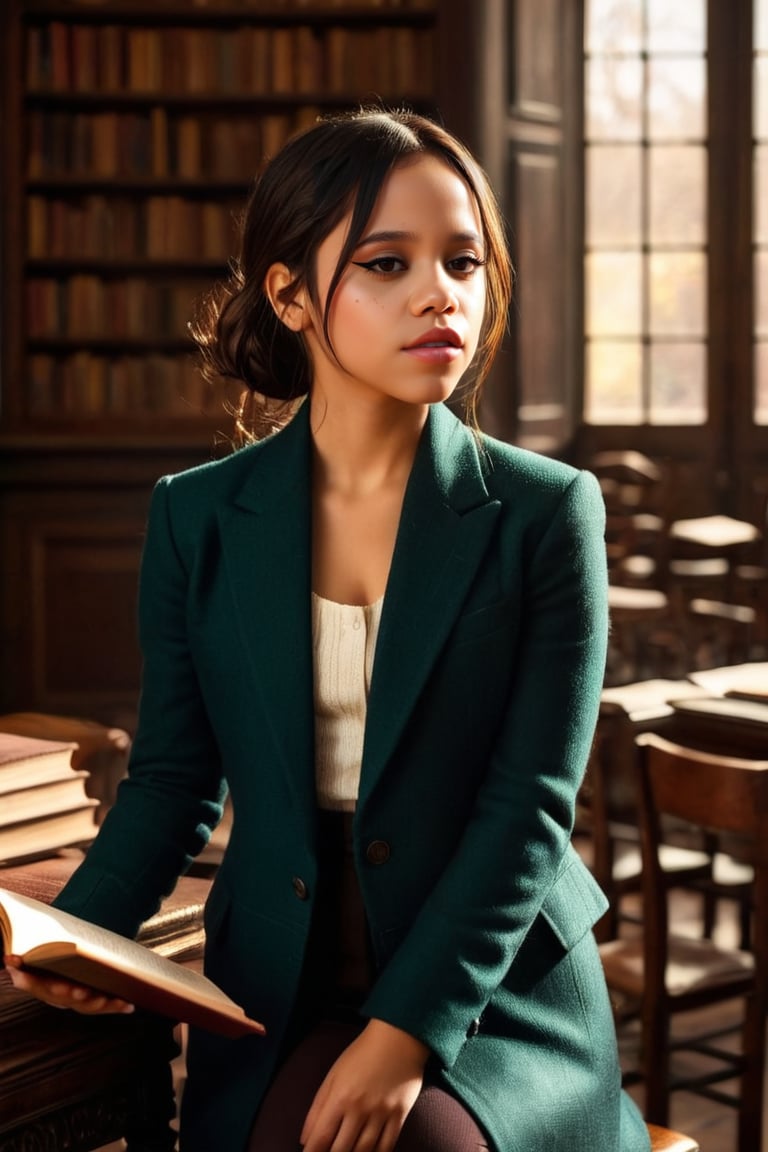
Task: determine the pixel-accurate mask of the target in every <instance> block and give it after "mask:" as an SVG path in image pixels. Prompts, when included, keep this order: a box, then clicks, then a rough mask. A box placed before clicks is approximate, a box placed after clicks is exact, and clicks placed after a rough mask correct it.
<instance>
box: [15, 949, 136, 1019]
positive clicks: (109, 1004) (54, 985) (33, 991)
mask: <svg viewBox="0 0 768 1152" xmlns="http://www.w3.org/2000/svg"><path fill="white" fill-rule="evenodd" d="M5 966H6V968H7V969H8V972H9V974H10V977H11V981H12V982H13V986H14V988H18V990H19V991H20V992H26V993H27V994H28V995H29V996H34V997H35V998H36V999H37V1000H41V1001H42V1002H43V1003H44V1004H48V1005H50V1007H51V1008H71V1009H73V1010H74V1011H75V1012H80V1013H82V1014H83V1015H86V1016H95V1015H100V1014H102V1013H128V1012H133V1010H134V1008H133V1004H129V1003H128V1002H127V1001H126V1000H121V999H120V998H119V997H117V996H108V995H107V994H106V993H104V992H98V991H97V990H96V989H95V988H88V987H86V985H84V984H75V983H74V982H73V981H71V980H65V979H63V978H62V977H60V976H52V975H47V974H44V973H42V972H32V971H30V970H29V969H25V968H23V967H22V960H21V957H19V956H6V957H5Z"/></svg>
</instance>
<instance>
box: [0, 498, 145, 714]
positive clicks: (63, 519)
mask: <svg viewBox="0 0 768 1152" xmlns="http://www.w3.org/2000/svg"><path fill="white" fill-rule="evenodd" d="M2 505H3V508H2V511H3V516H2V521H3V539H2V551H3V556H4V557H5V558H6V561H5V563H4V565H3V569H2V573H0V590H1V592H2V604H3V617H4V620H5V625H4V634H3V644H2V659H1V660H0V711H3V712H10V711H27V710H34V711H43V712H53V713H61V714H66V715H81V716H83V717H87V718H90V719H95V720H101V721H102V722H104V723H109V724H118V725H120V726H122V727H127V728H129V730H130V729H131V728H132V727H133V721H134V718H135V712H136V704H137V697H138V686H139V681H140V655H139V647H138V637H137V622H136V603H137V593H138V578H139V566H140V561H141V550H142V543H143V534H144V518H145V508H146V495H145V494H139V493H114V492H113V493H111V494H110V493H104V494H98V493H87V492H82V491H78V492H69V493H68V492H61V493H59V494H58V495H57V496H56V497H55V498H54V497H52V495H51V494H50V493H47V492H43V491H23V492H15V493H10V494H6V496H5V498H4V500H3V501H2Z"/></svg>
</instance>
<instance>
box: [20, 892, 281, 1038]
mask: <svg viewBox="0 0 768 1152" xmlns="http://www.w3.org/2000/svg"><path fill="white" fill-rule="evenodd" d="M0 927H2V931H3V938H4V940H5V948H6V950H9V949H10V950H11V951H12V952H13V953H14V954H15V955H18V956H21V957H22V959H23V960H24V963H25V964H26V965H28V966H30V967H33V968H41V969H44V970H47V971H52V972H58V973H60V974H62V975H66V976H68V977H70V978H71V979H73V980H77V981H81V982H82V983H85V984H89V985H91V986H92V987H94V988H98V989H99V990H101V991H105V992H108V993H110V994H111V995H118V996H122V997H123V998H124V999H127V1000H130V1001H132V1002H134V1003H136V1004H137V1005H138V1006H140V1007H145V1008H147V1009H149V1010H150V1011H158V1012H162V1013H165V1014H166V1015H171V1016H174V1017H175V1018H177V1019H179V1020H189V1021H190V1022H192V1023H195V1022H200V1023H201V1026H202V1027H210V1028H211V1029H212V1030H223V1029H217V1028H216V1021H217V1018H220V1020H221V1022H222V1025H223V1026H226V1025H225V1022H226V1021H227V1020H228V1021H229V1022H230V1025H234V1024H236V1025H237V1028H238V1031H239V1032H263V1031H264V1029H263V1026H262V1025H261V1024H259V1023H258V1022H256V1021H251V1020H249V1019H248V1018H247V1017H246V1016H245V1013H244V1012H243V1010H242V1008H240V1007H239V1006H238V1005H237V1004H235V1002H234V1001H233V1000H231V999H230V998H229V996H227V995H226V993H224V992H222V990H221V989H220V988H218V987H217V985H215V984H214V983H213V982H212V981H211V980H208V978H207V977H206V976H203V975H202V974H201V973H199V972H196V971H195V970H194V969H191V968H185V967H184V966H183V965H181V964H176V963H174V961H172V960H169V959H168V958H167V957H164V956H161V955H159V954H157V953H155V952H153V951H152V950H151V949H150V948H146V947H144V946H143V945H142V944H138V943H137V942H136V941H135V940H129V939H126V938H125V937H124V936H120V935H118V934H117V933H115V932H110V931H109V930H108V929H106V928H101V927H99V926H98V925H96V924H91V923H90V922H89V921H86V920H82V919H80V918H79V917H77V916H72V915H70V914H69V913H68V912H62V911H61V910H60V909H58V908H51V907H49V906H48V905H47V904H43V903H41V902H40V901H38V900H32V899H30V898H28V897H26V896H21V895H19V894H18V893H16V892H9V891H7V890H6V889H2V888H0ZM119 976H124V977H125V980H121V979H119V978H118V977H119ZM185 1005H186V1006H187V1010H185V1007H184V1006H185Z"/></svg>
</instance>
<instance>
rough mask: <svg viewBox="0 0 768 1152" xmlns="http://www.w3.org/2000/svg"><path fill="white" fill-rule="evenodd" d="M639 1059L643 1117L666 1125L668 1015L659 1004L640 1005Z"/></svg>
mask: <svg viewBox="0 0 768 1152" xmlns="http://www.w3.org/2000/svg"><path fill="white" fill-rule="evenodd" d="M641 1060H642V1068H643V1082H644V1085H645V1118H646V1120H648V1121H650V1122H652V1123H653V1124H658V1125H661V1126H662V1127H666V1126H667V1125H668V1123H669V1016H668V1014H667V1013H666V1012H664V1010H663V1009H662V1008H661V1007H660V1006H658V1005H651V1006H650V1007H649V1006H644V1008H643V1022H642V1053H641ZM740 1152H743V1150H740Z"/></svg>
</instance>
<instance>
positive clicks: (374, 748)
mask: <svg viewBox="0 0 768 1152" xmlns="http://www.w3.org/2000/svg"><path fill="white" fill-rule="evenodd" d="M510 281H511V274H510V268H509V264H508V257H507V252H506V247H505V243H504V235H503V227H502V224H501V221H500V217H499V213H498V209H497V207H496V205H495V203H494V200H493V196H492V193H491V191H490V190H489V188H488V185H487V182H486V180H485V177H484V176H483V173H482V172H481V170H480V169H479V167H478V166H477V164H476V163H475V162H474V161H473V159H472V157H471V156H470V155H469V154H468V153H467V152H466V150H465V149H464V148H463V147H462V146H461V145H460V144H459V143H458V142H457V141H456V140H455V139H453V138H452V137H451V136H450V135H449V134H447V133H446V132H445V131H443V130H442V129H440V128H439V127H437V126H436V125H434V124H432V123H431V122H429V121H427V120H425V119H422V118H420V117H418V116H416V115H413V114H410V113H404V112H384V111H362V112H360V113H358V114H355V115H351V116H342V117H336V118H332V119H328V120H325V121H322V122H319V123H318V124H317V125H316V126H315V127H313V128H311V129H310V130H309V131H308V132H306V133H305V134H303V135H301V136H299V137H297V138H296V139H294V140H293V141H292V142H290V143H289V144H288V145H287V146H286V147H285V148H284V149H283V150H282V151H281V152H280V153H279V154H278V155H277V156H276V157H275V158H274V159H273V160H272V161H271V163H270V164H269V165H268V166H267V167H266V169H265V171H264V173H263V175H262V176H261V177H260V178H259V180H258V181H257V183H256V185H255V188H254V191H253V194H252V196H251V199H250V202H249V205H248V209H247V213H246V216H245V223H244V233H243V244H242V254H241V259H240V262H239V265H238V268H237V272H236V274H235V276H234V278H233V281H232V283H230V284H229V285H227V286H226V288H225V290H224V291H223V292H222V293H221V294H220V297H219V298H218V299H217V300H214V301H213V302H212V305H211V316H210V323H209V324H208V325H205V324H202V325H201V326H200V327H199V329H198V338H199V340H200V342H201V345H202V348H203V352H204V355H205V360H206V370H207V371H208V373H209V375H216V376H219V377H226V378H229V379H234V380H237V381H241V382H242V383H243V384H244V385H245V386H246V387H247V389H249V390H250V393H251V394H252V396H253V397H254V403H253V404H252V405H251V409H252V411H253V412H254V413H256V415H258V416H260V417H261V418H262V423H263V422H265V421H267V420H272V419H273V418H274V407H275V405H274V403H272V402H273V401H295V400H296V399H297V398H300V397H303V396H306V399H304V401H303V403H301V404H300V405H299V406H298V409H297V411H296V412H295V414H292V416H291V418H290V419H289V420H287V421H286V423H285V426H284V427H283V428H281V430H279V431H277V432H276V433H275V434H272V435H268V436H266V437H264V436H262V438H260V439H258V440H257V441H256V442H255V443H253V444H252V445H251V446H248V447H244V448H242V449H241V450H240V451H238V452H235V453H233V454H232V455H231V456H230V457H228V458H227V459H225V460H223V461H219V462H216V463H212V464H208V465H205V466H203V467H201V468H197V469H194V470H192V471H189V472H187V473H182V474H181V475H178V476H176V477H166V478H164V479H163V480H162V481H160V483H159V484H158V486H157V488H156V490H155V493H154V497H153V501H152V506H151V511H150V516H149V525H148V531H147V538H146V545H145V553H144V561H143V568H142V582H141V598H140V629H141V638H142V645H143V651H144V658H145V670H144V681H143V689H142V698H141V708H140V719H139V725H138V731H137V733H136V738H135V741H134V746H133V752H132V759H131V766H130V774H129V778H128V779H127V780H126V781H125V782H124V783H123V784H122V785H121V788H120V792H119V797H118V800H117V803H116V805H115V807H114V808H113V809H112V811H111V812H110V813H109V816H108V818H107V820H106V822H105V824H104V826H103V828H102V830H101V832H100V834H99V837H98V839H97V840H96V842H95V843H94V845H93V847H92V848H91V850H90V852H89V854H88V857H87V859H86V860H85V862H84V863H83V865H82V866H81V867H80V869H79V871H78V872H77V873H76V875H75V876H74V877H73V879H72V880H71V881H70V883H69V884H68V886H67V887H66V888H65V890H64V892H63V893H62V895H61V897H60V898H59V901H58V903H59V905H60V906H61V907H63V908H66V909H68V910H69V911H72V912H75V913H77V914H78V915H80V916H84V917H86V918H90V919H93V920H95V921H98V922H99V923H102V924H105V925H107V926H108V927H110V928H112V929H116V930H117V931H120V932H122V933H125V934H133V933H135V932H136V930H137V929H138V926H139V924H140V923H141V921H142V920H143V919H145V918H146V917H147V916H148V915H150V913H152V912H153V911H154V910H155V908H156V906H157V904H158V901H159V899H160V898H161V896H162V895H163V894H164V893H167V892H168V891H169V890H170V889H171V887H172V886H173V884H174V882H175V880H176V878H177V876H178V875H179V873H180V872H181V871H182V870H183V869H184V868H185V866H186V865H187V864H188V863H189V861H190V860H191V859H192V858H193V857H194V856H195V854H196V853H197V852H198V851H199V850H200V849H201V847H202V846H203V844H204V843H205V841H206V839H207V837H208V836H209V834H210V830H211V828H212V827H214V826H215V824H216V822H217V820H218V819H219V818H220V815H221V806H222V802H223V800H224V796H225V790H226V789H227V788H228V789H229V792H230V794H231V798H232V804H233V812H234V823H233V828H232V833H231V837H230V841H229V845H228V849H227V852H226V855H225V857H224V860H223V863H222V865H221V867H220V869H219V872H218V874H217V877H216V881H215V884H214V887H213V891H212V893H211V896H210V899H209V902H208V906H207V909H206V930H207V952H206V970H207V972H208V973H209V975H210V976H211V977H212V978H213V979H214V980H215V981H217V982H218V983H219V984H220V985H221V986H222V987H223V988H224V989H225V990H226V991H227V992H228V993H229V994H230V995H231V996H232V997H233V998H234V999H235V1000H237V1001H238V1002H239V1003H241V1004H242V1005H243V1006H244V1008H245V1009H246V1011H247V1012H248V1013H249V1014H250V1015H252V1016H253V1017H255V1018H257V1019H259V1020H262V1021H264V1022H265V1023H266V1026H267V1036H266V1038H260V1037H248V1038H246V1039H241V1040H236V1041H232V1040H225V1039H222V1038H219V1037H215V1036H211V1035H206V1034H203V1033H196V1034H194V1035H192V1037H191V1038H190V1044H189V1058H188V1077H189V1078H188V1082H187V1087H186V1090H185V1094H184V1101H183V1109H182V1138H181V1147H182V1149H183V1150H184V1152H214V1150H215V1152H222V1150H224V1152H242V1150H245V1149H250V1152H283V1150H284V1149H285V1150H287V1149H290V1152H295V1150H296V1148H297V1146H301V1147H302V1148H303V1149H304V1152H392V1150H393V1149H397V1150H398V1152H408V1150H411V1152H413V1150H415V1149H419V1150H420V1152H429V1150H433V1152H467V1150H469V1149H472V1150H476V1149H482V1148H487V1149H492V1150H494V1152H545V1150H546V1152H594V1149H595V1148H597V1147H599V1148H600V1149H601V1152H644V1150H645V1149H647V1148H648V1139H647V1135H646V1132H645V1127H644V1125H643V1123H642V1120H641V1118H640V1116H639V1113H638V1112H637V1111H636V1109H635V1108H634V1105H632V1103H631V1102H630V1100H629V1099H628V1097H626V1096H625V1095H624V1094H623V1093H622V1092H621V1089H620V1076H619V1067H618V1060H617V1053H616V1045H615V1038H614V1031H613V1024H612V1018H611V1011H610V1006H609V1002H608V997H607V994H606V988H605V984H604V980H603V976H602V970H601V966H600V960H599V957H598V954H597V951H596V947H595V943H594V939H593V936H592V932H591V929H592V926H593V924H594V922H595V920H596V919H597V918H598V917H599V916H600V915H601V914H602V912H603V911H604V908H605V900H604V898H603V896H602V894H601V893H600V892H599V890H598V889H597V888H596V886H595V884H594V882H593V880H592V878H591V876H590V874H589V873H588V871H587V870H586V868H585V867H584V866H583V864H582V863H581V861H580V859H579V858H578V856H577V855H576V853H575V852H574V850H573V848H572V847H571V845H570V834H571V827H572V821H573V813H574V801H575V797H576V793H577V790H578V788H579V784H580V782H581V778H582V774H583V771H584V766H585V762H586V758H587V754H588V750H589V745H590V741H591V737H592V734H593V728H594V724H595V720H596V714H597V706H598V700H599V694H600V688H601V684H602V677H603V665H604V659H605V647H606V632H607V610H606V572H605V556H604V544H603V509H602V504H601V500H600V496H599V491H598V486H597V483H596V481H595V480H594V478H593V477H592V476H590V475H589V474H587V473H583V472H578V471H577V470H576V469H573V468H570V467H568V466H566V465H564V464H562V463H558V462H555V461H552V460H549V459H545V458H543V457H540V456H537V455H534V454H532V453H529V452H525V451H522V450H519V449H516V448H514V447H511V446H509V445H506V444H501V443H498V442H495V441H492V440H490V439H488V438H487V437H484V436H482V435H481V434H480V433H479V432H477V431H476V430H475V429H474V428H472V427H467V426H466V425H465V423H463V422H461V421H460V420H459V419H458V418H457V417H456V416H455V415H453V414H452V412H451V411H450V410H449V409H448V407H446V404H445V402H446V401H448V400H450V399H456V398H457V395H458V393H457V389H459V387H461V388H463V389H465V390H466V391H465V394H464V399H465V402H466V404H467V408H468V411H469V413H470V415H471V413H472V411H473V408H474V403H475V399H476V396H477V389H478V388H479V386H480V383H481V382H482V379H483V376H484V374H485V372H486V370H487V368H488V365H489V364H490V361H491V359H492V357H493V354H494V352H495V350H496V348H497V346H498V344H499V341H500V339H501V336H502V333H503V330H504V326H505V320H506V313H507V308H508V304H509V295H510ZM468 381H474V384H473V386H472V387H470V388H469V389H468V390H467V382H468ZM265 398H268V399H265ZM294 406H295V405H294ZM278 407H279V406H278ZM470 422H471V421H470ZM10 964H11V965H13V964H14V960H13V958H11V959H10ZM14 978H15V980H16V982H17V983H18V984H19V986H21V987H26V988H28V989H29V990H30V991H33V992H34V993H35V994H37V995H39V996H41V997H42V998H44V999H47V1000H48V1001H49V1002H52V1003H55V1004H57V1005H59V1006H61V1005H67V1006H70V1007H77V1008H79V1009H80V1010H81V1011H104V1010H119V1009H121V1008H124V1007H125V1006H124V1005H122V1004H121V1003H120V1002H114V1001H111V1002H110V1001H106V1000H105V999H104V997H100V996H98V995H96V994H95V993H94V992H92V991H90V990H87V989H83V988H75V987H73V986H71V985H64V984H62V982H60V981H51V980H43V979H38V978H33V977H31V976H30V975H28V974H24V973H21V972H19V971H18V970H16V971H14Z"/></svg>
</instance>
